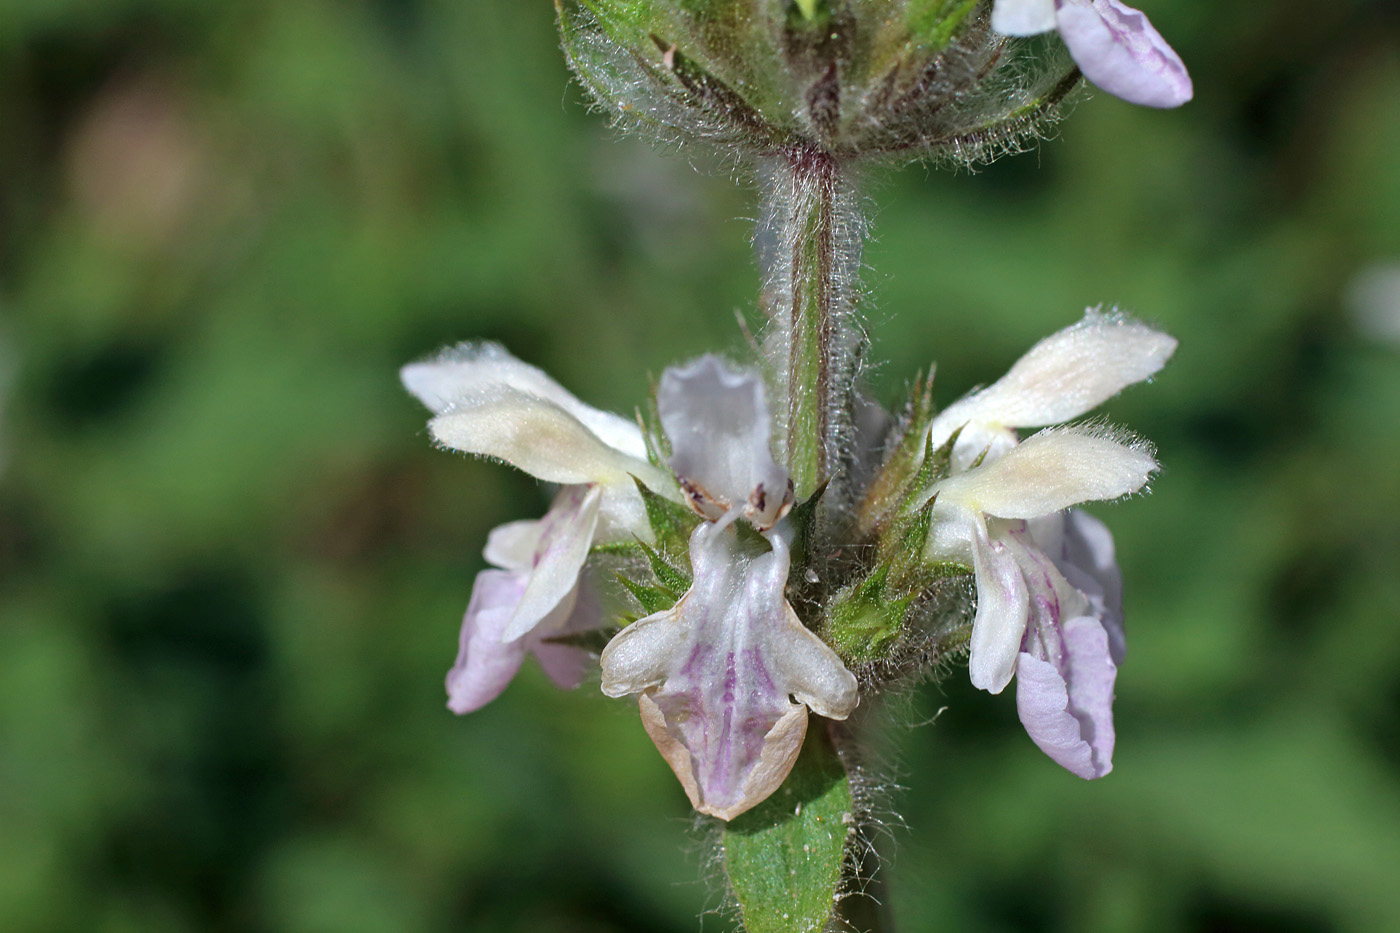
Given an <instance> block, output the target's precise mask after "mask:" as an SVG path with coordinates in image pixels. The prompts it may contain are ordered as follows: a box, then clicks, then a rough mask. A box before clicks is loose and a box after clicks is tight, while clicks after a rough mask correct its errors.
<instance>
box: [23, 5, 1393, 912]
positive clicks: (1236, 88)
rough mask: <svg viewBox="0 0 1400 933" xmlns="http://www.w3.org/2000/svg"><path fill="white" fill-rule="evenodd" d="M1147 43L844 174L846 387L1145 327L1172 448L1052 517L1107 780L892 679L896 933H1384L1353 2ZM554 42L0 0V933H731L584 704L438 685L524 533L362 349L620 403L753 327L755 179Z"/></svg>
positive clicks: (948, 377) (1372, 252) (379, 18)
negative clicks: (498, 370) (478, 701)
mask: <svg viewBox="0 0 1400 933" xmlns="http://www.w3.org/2000/svg"><path fill="white" fill-rule="evenodd" d="M1148 11H1149V12H1150V14H1151V15H1152V17H1153V20H1154V21H1155V22H1156V24H1157V25H1158V27H1159V28H1160V29H1161V31H1162V32H1163V33H1164V34H1165V35H1166V36H1168V37H1169V38H1170V39H1171V41H1172V42H1173V44H1174V45H1175V46H1176V48H1177V49H1178V50H1179V51H1180V52H1181V53H1182V56H1183V57H1184V58H1185V60H1186V61H1187V62H1188V64H1189V65H1190V68H1191V71H1192V73H1193V75H1194V77H1195V79H1196V84H1197V99H1196V100H1195V102H1193V103H1192V104H1190V105H1189V106H1187V107H1185V108H1184V109H1182V110H1180V111H1175V112H1168V113H1161V112H1153V111H1147V110H1143V109H1137V108H1132V107H1129V106H1127V105H1125V104H1122V103H1120V102H1118V101H1116V100H1114V99H1112V98H1109V97H1107V96H1105V95H1097V96H1096V97H1094V98H1092V99H1090V100H1087V101H1085V102H1081V103H1080V104H1079V105H1078V106H1077V108H1076V109H1075V111H1074V112H1073V114H1072V115H1071V118H1070V119H1069V120H1068V121H1066V122H1065V123H1064V124H1062V127H1061V128H1060V130H1059V131H1058V133H1057V138H1055V139H1053V140H1052V141H1049V142H1047V143H1045V144H1043V145H1042V146H1040V147H1039V148H1038V149H1036V150H1035V151H1033V152H1031V153H1028V154H1025V155H1022V156H1019V157H1017V158H1010V159H1005V160H1003V161H1001V162H999V163H997V164H996V165H995V166H993V167H991V168H989V169H987V170H985V171H982V172H979V173H977V174H968V173H966V172H960V173H945V172H938V173H935V172H932V171H928V170H925V169H922V168H918V167H915V168H911V169H907V170H905V171H902V172H898V173H887V174H885V175H882V176H880V177H879V178H877V179H875V180H874V181H873V183H872V185H871V186H870V188H869V191H870V193H871V199H872V200H871V204H872V210H873V213H874V216H875V221H876V233H877V239H876V241H875V242H874V243H873V244H872V245H871V246H870V248H869V250H868V253H867V259H868V261H869V263H870V265H871V271H870V272H869V273H868V275H867V282H868V284H869V285H870V287H871V291H872V293H873V295H874V301H873V305H872V311H871V315H870V319H871V330H872V333H873V337H874V341H875V354H874V356H875V357H876V358H879V359H883V360H886V361H888V362H886V363H884V364H883V365H881V366H880V367H879V369H878V370H877V371H876V372H875V374H874V379H875V382H876V384H877V386H878V388H879V390H880V392H881V394H882V396H883V397H884V398H885V399H887V400H889V401H893V400H894V399H895V398H897V397H898V395H899V393H900V391H901V388H902V386H903V385H904V382H905V380H906V379H908V378H909V377H910V376H912V374H913V373H914V371H915V370H916V369H918V368H919V367H923V366H927V365H928V363H929V362H930V361H932V360H935V359H936V360H937V361H938V364H939V370H938V373H939V382H938V386H937V396H938V398H939V399H940V400H941V401H943V402H947V401H949V400H951V399H953V398H955V397H957V396H958V395H960V394H961V393H962V392H964V391H965V390H966V389H968V388H970V387H971V386H972V385H974V384H975V383H978V382H987V381H990V380H991V379H994V378H995V377H996V376H997V375H999V374H1000V373H1001V372H1002V371H1003V370H1004V369H1005V367H1006V366H1007V365H1008V364H1009V363H1010V362H1011V361H1012V360H1014V359H1015V358H1016V357H1017V356H1018V355H1019V354H1020V352H1021V351H1023V350H1024V349H1025V348H1026V347H1028V346H1029V345H1030V344H1031V343H1032V342H1033V341H1034V340H1036V339H1038V338H1039V337H1040V336H1043V335H1044V334H1047V333H1049V332H1050V331H1052V330H1055V329H1057V328H1059V327H1061V326H1064V325H1065V324H1068V323H1070V322H1072V321H1074V320H1076V319H1077V318H1078V317H1079V315H1080V313H1081V312H1082V310H1083V308H1084V306H1085V305H1086V304H1098V303H1100V302H1107V303H1116V304H1119V305H1121V306H1122V307H1124V308H1126V309H1130V310H1132V311H1134V312H1135V313H1138V314H1140V315H1141V316H1142V317H1144V318H1146V319H1147V320H1149V321H1153V322H1155V323H1157V324H1159V325H1160V326H1162V327H1164V328H1166V329H1167V330H1169V331H1171V332H1172V333H1174V334H1175V335H1177V336H1178V337H1179V338H1180V339H1181V349H1180V351H1179V353H1178V354H1177V357H1176V359H1175V360H1174V361H1173V362H1172V364H1171V365H1170V366H1169V367H1168V369H1167V370H1166V371H1165V372H1164V373H1163V374H1162V375H1161V377H1159V379H1158V380H1157V381H1156V384H1154V385H1152V386H1150V387H1139V388H1135V389H1133V390H1131V391H1130V392H1129V393H1127V394H1126V395H1125V396H1124V397H1123V398H1121V399H1118V400H1115V401H1114V402H1112V403H1111V404H1110V405H1109V406H1108V408H1107V412H1108V414H1109V415H1110V416H1111V417H1112V418H1113V419H1114V420H1115V421H1118V422H1120V423H1124V424H1127V425H1130V426H1131V427H1133V428H1134V429H1136V430H1138V431H1140V432H1142V433H1144V434H1145V435H1147V436H1148V437H1150V438H1152V439H1154V440H1155V441H1156V442H1157V443H1158V445H1159V447H1160V452H1161V457H1162V460H1163V462H1164V464H1165V469H1164V471H1163V473H1162V475H1161V477H1160V478H1159V479H1158V480H1157V482H1156V483H1155V490H1154V492H1153V495H1152V496H1151V497H1149V498H1146V499H1137V500H1135V501H1133V502H1131V503H1128V504H1124V505H1118V506H1109V507H1106V508H1103V509H1099V510H1098V512H1099V514H1100V515H1103V516H1105V517H1107V518H1108V519H1109V520H1110V522H1111V523H1112V526H1113V528H1114V531H1115V533H1116V534H1117V537H1118V542H1119V547H1120V552H1121V555H1122V562H1123V567H1124V571H1125V574H1126V577H1127V602H1128V621H1129V633H1130V658H1129V661H1128V663H1127V664H1126V665H1125V667H1124V669H1123V671H1122V674H1121V676H1120V678H1119V684H1118V692H1119V700H1118V705H1117V724H1118V732H1119V742H1118V749H1117V755H1116V770H1115V772H1114V773H1113V774H1112V775H1111V776H1110V777H1108V778H1106V779H1104V780H1102V781H1098V782H1094V783H1085V782H1082V781H1079V780H1077V779H1075V778H1073V777H1071V776H1070V775H1068V774H1067V773H1065V772H1063V771H1061V770H1060V769H1059V768H1057V767H1055V766H1054V765H1053V764H1052V763H1051V762H1050V761H1049V760H1048V759H1046V758H1045V757H1044V756H1043V755H1041V754H1040V753H1039V752H1037V751H1036V749H1035V748H1034V747H1033V746H1032V745H1031V743H1030V742H1029V740H1027V739H1026V737H1025V736H1024V734H1023V733H1022V732H1021V731H1020V730H1019V728H1018V725H1017V722H1016V714H1015V708H1014V701H1013V700H1012V697H1011V696H1010V695H1009V694H1008V695H1005V696H1002V697H989V696H986V695H981V694H976V693H974V691H972V690H971V689H970V688H968V687H967V686H966V684H965V683H964V680H965V677H963V676H962V675H960V674H959V675H955V676H953V677H952V678H950V679H949V681H948V682H947V683H946V684H945V685H943V686H942V687H940V688H935V687H931V686H930V687H926V688H924V689H923V690H921V691H920V692H919V693H918V694H916V695H915V696H914V697H912V698H911V699H910V700H909V702H908V703H907V704H905V705H904V706H903V707H902V708H901V712H900V716H901V718H902V719H903V720H904V721H905V722H906V723H908V725H909V727H908V728H907V729H904V730H901V731H900V732H899V734H897V735H896V736H895V741H894V742H893V745H892V749H891V752H890V755H889V760H888V761H887V762H886V763H885V764H886V767H887V771H888V773H889V775H890V778H891V780H892V781H894V782H897V783H898V784H899V785H901V786H902V788H903V789H901V790H899V791H897V792H896V793H895V794H894V796H893V798H892V800H893V806H894V807H896V808H897V809H899V810H900V811H901V812H902V813H903V814H904V815H905V820H906V825H904V826H899V825H892V827H891V833H890V839H889V842H890V843H891V844H890V845H888V846H887V848H888V850H889V851H890V852H891V853H892V854H893V855H894V861H893V871H892V876H891V885H892V896H893V904H894V909H895V914H896V916H897V918H898V920H899V928H900V929H901V930H902V931H904V933H922V931H946V930H958V931H964V930H965V931H983V930H987V931H993V930H1008V931H1010V930H1016V931H1020V930H1031V931H1035V930H1053V931H1099V930H1102V931H1138V930H1141V931H1159V930H1160V931H1169V930H1192V931H1195V930H1199V931H1216V930H1219V931H1248V930H1271V931H1275V930H1276V931H1331V930H1337V931H1343V930H1358V931H1362V930H1365V931H1371V930H1395V929H1400V883H1397V880H1396V873H1397V871H1400V610H1397V606H1400V531H1397V520H1400V469H1398V468H1397V462H1400V431H1397V426H1398V425H1400V335H1397V331H1400V285H1396V284H1395V283H1394V282H1390V284H1387V278H1386V274H1385V270H1386V269H1387V268H1390V264H1394V263H1397V262H1400V155H1398V154H1397V153H1400V6H1397V4H1395V3H1394V2H1393V0H1374V2H1360V0H1352V2H1335V3H1332V4H1326V5H1323V4H1318V3H1317V2H1315V0H1280V2H1276V3H1269V4H1250V3H1242V4H1219V3H1216V2H1212V0H1176V2H1168V0H1157V2H1153V3H1151V4H1150V5H1149V6H1148ZM552 17H553V14H552V10H551V9H550V5H549V4H548V3H546V2H544V0H539V2H523V0H341V2H332V0H293V2H286V0H236V2H235V0H228V2H222V3H208V2H198V0H100V2H96V3H93V2H80V0H0V384H3V386H4V389H3V420H0V456H3V457H4V458H5V465H4V467H3V473H2V474H0V619H2V620H3V621H2V622H0V929H3V930H6V931H11V930H13V931H49V930H53V931H67V930H84V931H143V933H144V931H183V930H212V931H243V930H249V931H297V933H301V931H308V933H310V931H348V933H357V931H366V933H373V931H394V933H415V931H459V930H471V931H530V933H554V931H559V933H575V931H577V933H603V931H629V933H630V931H672V930H696V929H703V930H705V931H724V930H728V929H730V928H731V923H730V921H729V920H727V919H726V918H725V916H723V914H722V907H723V900H722V897H721V896H720V893H719V887H718V884H717V883H716V882H714V881H713V880H711V881H704V880H697V879H699V878H701V875H702V872H703V868H704V865H705V863H706V862H707V859H708V858H709V856H710V853H711V850H710V848H709V845H710V843H709V840H708V839H707V837H706V836H705V834H704V832H703V831H701V830H697V829H695V828H694V827H693V826H692V823H691V818H690V815H689V810H688V807H687V805H686V802H685V798H684V796H683V795H682V793H681V791H680V788H679V787H678V786H677V784H676V783H675V781H674V779H673V778H672V777H671V775H670V773H669V771H668V769H667V768H666V767H665V765H664V764H663V763H662V761H661V759H660V758H659V756H658V755H657V754H656V753H655V751H654V749H653V748H652V747H651V744H650V742H649V741H648V740H647V738H646V736H645V735H644V734H643V732H642V730H641V728H640V725H639V723H638V721H637V718H636V715H635V712H634V711H633V710H632V708H631V707H630V705H629V704H626V703H622V702H613V701H608V700H606V699H604V698H603V697H602V696H601V695H599V694H598V692H597V690H596V689H595V688H594V687H591V686H589V687H585V688H584V689H583V690H580V691H578V692H576V693H561V692H558V691H556V690H555V689H553V688H552V687H551V686H550V685H549V684H548V683H547V682H546V680H545V679H544V677H543V676H542V675H541V674H540V672H539V671H538V669H536V668H534V667H533V666H530V667H528V668H527V670H526V671H525V673H524V674H523V676H522V677H520V678H519V679H518V680H517V681H516V682H515V683H514V684H513V685H512V686H511V688H510V689H509V690H508V692H507V693H506V694H505V696H504V697H502V698H501V699H500V700H499V701H497V702H496V703H494V704H492V705H491V706H489V707H487V708H486V709H484V710H483V711H481V712H479V713H477V714H474V715H472V716H469V717H465V718H456V717H453V716H451V715H449V714H448V713H447V712H446V710H445V709H444V707H443V704H444V695H443V689H442V678H443V675H444V673H445V671H446V669H447V667H448V666H449V664H450V663H451V661H452V657H453V654H454V651H455V645H456V630H457V626H458V623H459V619H460V615H461V612H462V610H463V608H464V606H465V604H466V599H467V594H468V591H469V588H470V585H471V579H472V576H473V574H474V573H475V572H476V571H477V570H479V569H480V568H481V566H482V561H481V558H480V556H479V555H480V548H481V546H482V543H483V541H484V537H485V534H486V531H487V530H488V529H489V528H490V527H491V526H493V525H495V524H497V523H500V522H502V521H506V520H509V519H513V518H519V517H527V516H533V515H536V514H538V513H539V512H540V511H541V510H542V508H543V507H544V504H545V502H546V498H545V491H544V490H542V489H540V488H538V487H537V486H536V484H534V483H533V482H532V481H531V480H529V479H528V478H525V477H522V476H521V475H518V474H515V473H513V472H511V471H509V470H507V469H505V468H503V467H499V466H495V465H491V464H487V463H481V462H475V461H471V460H468V459H466V458H463V457H458V456H454V455H450V454H447V453H443V452H440V451H435V450H433V449H432V448H431V447H430V445H429V442H428V438H427V437H426V434H425V431H424V422H425V420H426V414H425V412H424V411H422V410H420V409H419V407H418V406H417V404H416V403H415V402H414V401H413V400H412V399H411V398H409V397H408V396H407V395H406V394H405V393H404V392H403V391H401V389H400V388H399V386H398V383H397V377H396V370H397V367H398V366H399V365H400V364H402V363H404V362H405V361H408V360H410V359H413V358H415V357H418V356H421V355H424V354H427V353H429V352H431V351H433V350H434V349H435V348H437V347H439V346H440V345H442V344H446V343H450V342H455V341H457V340H461V339H466V338H481V337H485V338H492V339H497V340H500V341H502V342H504V343H505V344H506V345H507V346H508V347H510V348H511V349H512V350H513V351H514V352H515V353H517V354H518V355H520V356H521V357H523V358H525V359H527V360H529V361H531V362H534V363H537V364H539V365H541V366H543V367H544V368H546V369H547V370H548V371H549V372H550V373H552V374H553V375H554V376H556V377H557V378H558V379H559V380H560V381H561V382H563V383H564V384H565V385H567V386H569V387H570V388H572V389H573V390H575V391H576V392H577V394H578V395H580V396H581V397H582V398H584V399H586V400H588V401H591V402H593V403H595V404H598V405H599V406H601V407H606V408H611V409H613V410H618V411H630V410H631V407H632V406H633V405H634V404H636V402H637V401H638V400H639V399H641V398H642V397H643V396H644V395H645V393H646V391H647V386H648V376H649V374H650V375H655V374H658V373H659V372H660V371H661V370H662V369H663V368H664V367H665V366H666V365H668V364H670V363H673V362H676V361H678V360H681V359H684V358H686V357H688V356H692V355H695V354H697V353H699V352H701V351H704V350H709V349H728V350H739V349H740V348H741V347H742V338H741V337H740V331H739V328H738V327H737V326H736V324H735V317H734V316H735V312H736V311H738V312H743V313H745V314H748V315H749V316H750V317H751V316H752V313H753V306H754V295H755V293H756V278H757V276H756V272H755V270H754V268H753V263H752V260H751V258H750V254H749V246H748V242H747V238H748V236H749V230H750V227H749V223H748V221H747V220H746V219H745V218H747V217H751V216H752V215H753V213H754V210H755V208H754V201H753V197H752V194H751V193H750V192H749V191H747V190H745V189H743V188H741V187H737V186H735V185H734V184H732V182H731V180H730V179H729V178H727V177H725V175H724V174H723V173H720V174H717V175H712V174H707V173H705V172H702V171H698V170H697V169H696V168H695V167H693V166H692V165H691V164H690V162H688V161H687V159H688V158H689V157H690V153H687V152H681V153H679V155H678V156H677V155H676V154H672V155H671V156H658V155H656V154H654V153H653V152H652V151H651V150H649V149H647V148H646V147H645V146H643V145H641V144H639V143H635V142H631V141H625V140H618V139H616V138H615V136H614V134H613V133H612V132H611V131H610V130H609V129H608V128H607V126H606V125H605V122H604V121H603V120H602V119H601V118H599V117H597V116H593V115H590V114H588V113H587V112H586V110H585V107H584V106H583V102H582V100H581V97H580V94H579V92H578V90H577V88H576V87H574V86H571V85H570V83H569V81H568V78H567V74H566V72H565V69H564V66H563V64H562V60H561V56H560V54H559V52H558V50H557V40H556V37H555V35H554V32H553V18H552ZM1368 270H1369V271H1368ZM1358 276H1361V279H1360V280H1358ZM1358 281H1360V282H1362V283H1365V284H1361V285H1358V284H1357V283H1358ZM943 707H947V709H946V711H945V712H943V713H942V714H941V716H939V718H938V719H937V723H936V724H930V721H931V720H932V719H933V717H934V715H935V713H936V712H937V711H938V710H939V709H941V708H943ZM702 912H706V913H705V915H704V916H703V917H702V918H701V919H699V920H697V917H698V916H699V915H700V914H701V913H702Z"/></svg>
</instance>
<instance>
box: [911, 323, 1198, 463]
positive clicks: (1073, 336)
mask: <svg viewBox="0 0 1400 933" xmlns="http://www.w3.org/2000/svg"><path fill="white" fill-rule="evenodd" d="M1175 350H1176V339H1175V338H1173V337H1170V336H1168V335H1167V334H1164V333H1162V332H1161V331H1158V330H1153V329H1152V328H1150V327H1148V326H1147V325H1145V324H1141V323H1139V322H1137V321H1134V320H1132V319H1131V318H1129V317H1127V316H1125V315H1122V314H1104V313H1103V312H1101V311H1098V310H1096V309H1093V308H1090V309H1088V310H1087V311H1086V312H1085V314H1084V318H1083V320H1081V321H1079V323H1077V324H1073V325H1071V326H1069V327H1066V328H1064V329H1063V330H1060V331H1058V332H1056V333H1054V334H1051V335H1050V336H1049V337H1046V338H1045V339H1044V340H1042V341H1040V342H1039V343H1037V344H1036V345H1035V346H1033V347H1031V349H1030V350H1029V352H1027V353H1026V355H1025V356H1022V357H1021V358H1020V359H1019V360H1017V361H1016V364H1015V365H1014V366H1012V367H1011V369H1010V370H1008V371H1007V373H1006V375H1004V376H1002V377H1001V378H1000V379H998V380H997V381H996V382H994V383H992V384H991V385H990V386H988V387H987V388H985V389H982V390H980V391H978V392H974V393H972V394H971V395H968V396H966V397H965V398H962V399H960V400H959V401H957V402H954V403H953V404H952V405H950V406H948V407H947V408H946V409H944V410H943V411H942V412H940V413H939V414H938V417H936V418H934V420H933V422H932V424H931V425H930V426H929V433H930V439H931V441H932V443H933V446H934V447H938V446H940V445H941V444H943V442H944V441H946V440H947V439H948V438H949V437H950V436H952V433H953V432H954V431H955V430H957V429H958V428H959V427H962V426H963V425H967V426H968V427H969V430H964V431H963V433H962V435H960V436H959V438H958V445H957V446H958V447H959V448H962V447H965V446H966V447H971V448H977V450H978V452H980V449H981V448H982V447H985V446H986V444H985V443H984V442H982V441H981V440H980V439H979V436H978V432H977V431H976V430H975V428H976V426H977V425H979V424H986V425H991V426H995V427H1003V428H1038V427H1044V426H1045V425H1051V424H1059V423H1060V422H1062V421H1068V420H1070V419H1071V418H1078V417H1079V416H1080V415H1083V414H1085V413H1086V412H1088V411H1090V410H1091V409H1093V408H1096V407H1097V406H1099V405H1101V404H1103V403H1104V402H1106V401H1108V400H1109V399H1110V398H1112V397H1113V396H1115V395H1117V394H1118V393H1119V392H1121V391H1123V390H1124V389H1125V388H1127V387H1128V386H1130V385H1132V384H1134V383H1137V382H1141V381H1142V380H1144V379H1148V378H1150V377H1151V376H1153V375H1154V374H1156V373H1157V372H1158V371H1159V370H1160V369H1161V368H1162V366H1163V365H1165V364H1166V362H1167V359H1168V358H1169V357H1170V356H1171V355H1172V352H1173V351H1175Z"/></svg>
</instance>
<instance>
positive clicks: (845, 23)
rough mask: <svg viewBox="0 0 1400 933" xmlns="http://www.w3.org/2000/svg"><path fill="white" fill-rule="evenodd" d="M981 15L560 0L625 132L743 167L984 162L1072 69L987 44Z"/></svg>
mask: <svg viewBox="0 0 1400 933" xmlns="http://www.w3.org/2000/svg"><path fill="white" fill-rule="evenodd" d="M988 7H989V5H988V4H987V3H986V2H985V0H556V8H557V9H558V11H559V23H560V31H561V34H562V36H563V39H564V48H565V52H566V53H567V55H568V57H569V62H570V64H571V65H572V67H573V68H574V70H575V72H576V73H577V74H578V75H579V77H580V79H581V80H582V81H583V83H584V84H585V86H586V87H587V88H588V89H589V91H590V92H591V93H592V94H593V96H594V97H595V99H596V100H597V101H598V102H599V103H600V104H602V105H603V106H605V107H607V108H608V109H610V110H611V111H612V112H613V113H614V115H615V116H616V117H617V119H618V121H619V122H620V123H622V124H623V125H626V126H629V127H632V128H634V129H638V130H641V131H643V132H645V133H646V134H647V135H652V136H654V137H656V138H658V139H660V140H665V141H674V140H676V139H677V138H678V137H680V138H684V139H687V140H689V141H690V142H703V143H705V144H707V145H711V146H716V147H719V148H721V149H724V150H734V149H737V150H738V152H739V153H740V154H743V155H747V156H763V155H772V154H774V153H776V152H779V151H784V150H793V149H812V150H817V151H822V152H825V153H827V154H829V155H832V156H835V157H839V158H854V157H860V156H864V155H869V156H891V155H894V156H902V157H908V158H921V157H926V156H940V155H947V156H951V157H955V158H970V157H977V156H979V155H980V153H981V152H982V150H983V149H986V150H988V153H989V154H990V151H991V150H993V149H995V148H997V147H999V146H1002V145H1005V144H1007V143H1009V142H1011V141H1012V140H1014V139H1015V138H1017V137H1019V136H1021V135H1025V134H1029V133H1034V132H1035V131H1036V127H1037V126H1038V125H1039V123H1043V122H1044V121H1045V120H1046V119H1048V118H1050V117H1052V116H1053V113H1052V111H1053V109H1054V104H1056V103H1058V100H1059V97H1060V96H1063V95H1062V94H1051V93H1050V89H1054V88H1056V87H1058V85H1059V83H1060V82H1061V79H1062V78H1064V77H1065V75H1066V74H1069V73H1070V71H1071V70H1072V69H1069V68H1067V67H1065V66H1064V64H1063V63H1061V62H1050V63H1048V64H1049V67H1046V65H1047V62H1045V61H1041V60H1040V59H1043V58H1044V57H1045V53H1044V50H1043V49H1038V48H1036V47H1034V46H1031V45H1029V44H1026V43H1022V42H1019V41H1008V40H1007V39H1006V38H1005V37H1002V36H999V35H996V34H995V33H993V32H992V31H991V29H990V26H989V20H988V17H987V9H988ZM1026 75H1035V78H1034V79H1033V80H1030V81H1027V80H1025V77H1024V76H1026ZM999 76H1001V77H999ZM1042 105H1044V106H1042ZM1033 124H1034V125H1033Z"/></svg>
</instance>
